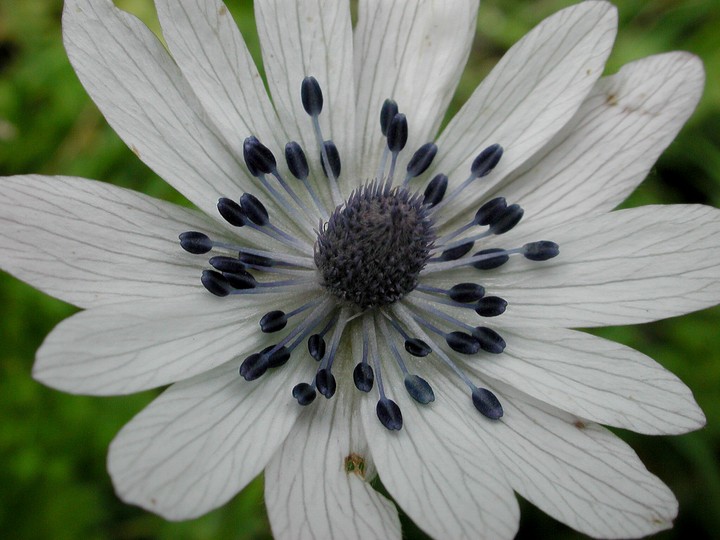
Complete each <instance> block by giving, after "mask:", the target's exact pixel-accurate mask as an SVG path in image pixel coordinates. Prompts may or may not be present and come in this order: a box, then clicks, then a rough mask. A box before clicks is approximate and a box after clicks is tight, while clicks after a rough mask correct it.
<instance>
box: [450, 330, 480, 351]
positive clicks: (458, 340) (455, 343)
mask: <svg viewBox="0 0 720 540" xmlns="http://www.w3.org/2000/svg"><path fill="white" fill-rule="evenodd" d="M445 341H446V342H447V344H448V346H449V347H450V348H451V349H452V350H453V351H456V352H459V353H460V354H475V353H476V352H478V351H479V350H480V343H479V342H478V340H477V339H475V338H474V337H473V336H471V335H470V334H466V333H465V332H450V333H449V334H447V335H446V336H445Z"/></svg>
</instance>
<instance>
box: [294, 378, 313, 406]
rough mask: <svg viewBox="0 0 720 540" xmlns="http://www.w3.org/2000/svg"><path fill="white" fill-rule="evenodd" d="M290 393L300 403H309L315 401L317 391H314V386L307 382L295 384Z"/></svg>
mask: <svg viewBox="0 0 720 540" xmlns="http://www.w3.org/2000/svg"><path fill="white" fill-rule="evenodd" d="M292 395H293V397H294V398H295V399H297V402H298V403H299V404H300V405H310V404H311V403H312V402H313V401H315V396H316V395H317V392H315V388H313V387H312V386H311V385H309V384H308V383H300V384H296V385H295V387H294V388H293V390H292Z"/></svg>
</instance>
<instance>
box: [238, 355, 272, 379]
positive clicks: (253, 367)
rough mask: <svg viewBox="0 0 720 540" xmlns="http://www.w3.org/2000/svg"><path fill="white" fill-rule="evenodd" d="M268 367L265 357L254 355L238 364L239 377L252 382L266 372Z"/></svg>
mask: <svg viewBox="0 0 720 540" xmlns="http://www.w3.org/2000/svg"><path fill="white" fill-rule="evenodd" d="M268 367H269V366H268V359H267V356H265V355H264V354H261V353H254V354H251V355H250V356H248V357H247V358H246V359H245V360H243V363H242V364H240V375H242V377H243V378H244V379H245V380H246V381H254V380H255V379H258V378H260V377H262V376H263V375H264V374H265V372H266V371H267V370H268Z"/></svg>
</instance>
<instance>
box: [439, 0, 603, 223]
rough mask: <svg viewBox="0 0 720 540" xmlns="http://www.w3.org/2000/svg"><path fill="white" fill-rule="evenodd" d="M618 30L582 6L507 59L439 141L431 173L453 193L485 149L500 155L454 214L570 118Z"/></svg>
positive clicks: (541, 28)
mask: <svg viewBox="0 0 720 540" xmlns="http://www.w3.org/2000/svg"><path fill="white" fill-rule="evenodd" d="M616 26H617V14H616V10H615V8H614V7H613V6H612V5H611V4H609V3H607V2H594V1H588V2H582V3H580V4H577V5H575V6H572V7H569V8H567V9H564V10H562V11H560V12H558V13H556V14H555V15H553V16H551V17H549V18H547V19H545V20H544V21H543V22H542V23H540V24H539V25H538V26H537V27H536V28H535V29H534V30H532V31H531V32H530V33H529V34H528V35H526V36H525V37H524V38H523V39H522V40H520V41H519V42H518V43H517V44H515V45H514V46H513V47H512V48H511V49H510V50H509V51H508V52H507V54H506V55H505V56H504V57H503V58H502V60H501V61H500V63H499V64H498V65H497V66H496V67H495V68H494V69H493V71H492V72H491V73H490V75H489V76H488V77H487V78H486V79H485V80H484V81H483V82H482V84H481V85H480V86H479V87H478V89H477V90H476V91H475V93H474V94H473V95H472V97H471V98H470V99H469V101H468V102H467V103H466V104H465V106H464V107H463V108H462V109H461V110H460V112H458V113H457V114H456V115H455V118H453V120H452V122H450V124H449V125H448V127H447V128H446V129H445V131H444V132H443V133H442V135H441V136H440V138H439V139H438V146H439V147H440V160H439V161H438V163H437V164H436V165H435V166H434V169H436V170H439V171H442V172H445V173H447V174H448V175H449V176H450V179H451V180H452V182H453V183H454V184H455V185H457V184H459V183H460V182H462V181H463V180H464V179H465V178H467V176H468V175H469V172H470V164H471V163H472V160H473V159H474V158H475V156H476V155H477V154H478V153H479V152H480V151H481V150H482V149H483V148H486V147H488V146H490V145H491V144H495V143H498V144H500V145H502V146H503V148H504V149H505V153H504V154H503V157H502V159H501V160H500V163H499V164H498V166H497V167H496V168H495V170H494V171H493V172H492V173H491V174H490V175H489V176H488V177H486V178H483V179H482V180H478V181H477V184H476V186H475V188H474V189H469V190H468V191H467V192H466V193H464V196H463V197H461V198H460V199H458V202H457V204H455V205H453V210H454V211H455V213H462V212H463V211H466V210H468V209H469V208H471V207H473V206H476V205H477V203H478V201H479V200H480V199H481V198H482V194H483V193H484V192H486V191H487V190H489V189H492V187H493V185H494V184H495V183H496V182H498V181H500V180H501V179H502V178H503V177H504V176H505V175H507V174H509V173H510V172H512V171H513V170H515V169H516V168H517V167H518V166H520V165H521V164H522V163H523V162H525V161H526V160H527V159H528V158H530V157H531V156H532V155H533V154H534V153H535V152H536V151H538V150H539V149H540V148H542V146H543V145H545V144H546V143H547V142H548V141H549V140H550V139H551V138H552V137H553V136H554V135H555V134H556V133H557V132H558V130H559V129H560V128H561V127H562V126H563V125H564V124H565V123H566V122H568V121H569V120H570V119H571V118H572V116H573V115H574V114H575V113H576V112H577V110H578V108H579V107H580V105H581V104H582V102H583V101H584V99H585V97H586V96H587V94H588V92H589V91H590V89H591V88H592V86H593V84H594V83H595V81H596V80H597V79H598V77H599V76H600V74H601V72H602V70H603V67H604V65H605V60H606V59H607V57H608V55H609V53H610V48H611V46H612V42H613V40H614V38H615V33H616ZM449 214H450V213H449V212H446V213H445V218H444V219H449V218H452V217H453V215H449Z"/></svg>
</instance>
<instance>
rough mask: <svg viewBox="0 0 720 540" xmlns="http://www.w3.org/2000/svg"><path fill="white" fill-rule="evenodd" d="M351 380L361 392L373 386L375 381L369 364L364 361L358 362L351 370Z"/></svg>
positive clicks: (367, 390)
mask: <svg viewBox="0 0 720 540" xmlns="http://www.w3.org/2000/svg"><path fill="white" fill-rule="evenodd" d="M353 382H354V383H355V387H356V388H357V389H358V390H360V391H361V392H369V391H370V390H372V388H373V384H374V382H375V373H374V372H373V369H372V367H371V366H370V364H367V363H365V362H361V363H359V364H358V365H357V366H355V369H354V370H353Z"/></svg>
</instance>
